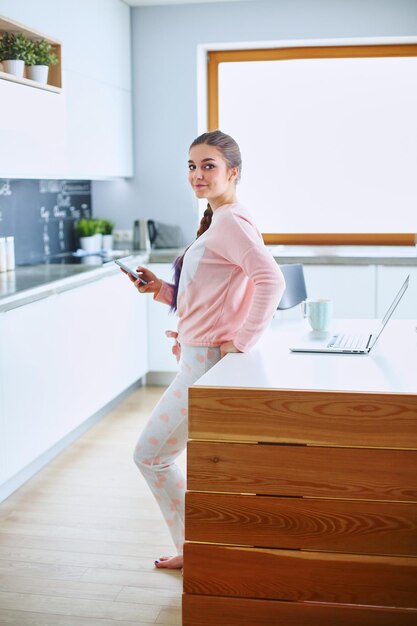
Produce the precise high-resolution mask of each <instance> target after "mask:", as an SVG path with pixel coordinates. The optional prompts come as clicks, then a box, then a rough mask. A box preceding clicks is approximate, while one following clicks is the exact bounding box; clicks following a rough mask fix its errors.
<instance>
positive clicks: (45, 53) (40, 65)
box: [25, 39, 58, 84]
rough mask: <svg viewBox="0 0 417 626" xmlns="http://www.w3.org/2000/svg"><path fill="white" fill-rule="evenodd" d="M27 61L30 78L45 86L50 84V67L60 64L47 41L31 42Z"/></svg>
mask: <svg viewBox="0 0 417 626" xmlns="http://www.w3.org/2000/svg"><path fill="white" fill-rule="evenodd" d="M25 60H26V65H27V66H28V68H27V73H28V78H30V79H31V80H36V81H37V82H39V83H44V84H45V83H47V82H48V73H49V66H50V65H55V64H56V63H58V57H57V56H56V54H55V53H54V51H53V49H52V45H51V44H50V43H48V42H47V41H46V40H45V39H37V40H34V41H30V42H29V44H28V49H27V54H26V59H25Z"/></svg>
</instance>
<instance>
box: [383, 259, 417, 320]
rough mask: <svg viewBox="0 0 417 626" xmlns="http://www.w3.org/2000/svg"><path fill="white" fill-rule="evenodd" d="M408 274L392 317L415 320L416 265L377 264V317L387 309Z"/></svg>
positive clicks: (416, 302) (416, 316) (416, 313)
mask: <svg viewBox="0 0 417 626" xmlns="http://www.w3.org/2000/svg"><path fill="white" fill-rule="evenodd" d="M408 274H409V275H410V283H409V285H408V289H407V291H406V292H405V294H404V296H403V298H402V300H401V302H400V303H399V305H398V307H397V309H396V310H395V311H394V313H393V318H397V319H414V320H417V267H416V266H410V267H407V266H392V265H379V266H378V269H377V284H378V290H377V291H378V297H377V317H379V318H381V317H382V316H383V315H384V314H385V313H386V311H387V309H388V307H389V305H390V303H391V302H392V301H393V299H394V296H395V294H396V293H397V292H398V291H399V289H400V287H401V285H402V284H403V282H404V280H405V279H406V277H407V275H408Z"/></svg>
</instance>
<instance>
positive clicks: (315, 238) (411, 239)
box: [262, 233, 417, 246]
mask: <svg viewBox="0 0 417 626" xmlns="http://www.w3.org/2000/svg"><path fill="white" fill-rule="evenodd" d="M262 237H263V240H264V242H265V245H267V246H276V245H289V246H298V245H305V246H306V245H310V246H326V245H333V246H346V245H349V246H414V245H415V244H416V243H417V235H416V234H415V233H262Z"/></svg>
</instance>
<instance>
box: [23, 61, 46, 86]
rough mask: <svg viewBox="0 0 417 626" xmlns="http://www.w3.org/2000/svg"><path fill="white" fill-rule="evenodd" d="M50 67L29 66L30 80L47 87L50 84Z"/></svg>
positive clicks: (28, 74)
mask: <svg viewBox="0 0 417 626" xmlns="http://www.w3.org/2000/svg"><path fill="white" fill-rule="evenodd" d="M48 72H49V66H48V65H28V68H27V76H28V78H30V80H36V82H38V83H42V84H43V85H46V83H47V82H48Z"/></svg>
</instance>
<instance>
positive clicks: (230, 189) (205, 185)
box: [188, 144, 239, 206]
mask: <svg viewBox="0 0 417 626" xmlns="http://www.w3.org/2000/svg"><path fill="white" fill-rule="evenodd" d="M238 172H239V170H238V168H237V167H229V166H228V164H227V163H226V161H225V160H224V158H223V155H222V153H221V152H220V150H219V149H218V148H215V147H214V146H209V145H207V144H199V145H197V146H193V147H192V148H191V150H190V155H189V161H188V180H189V183H190V185H191V187H192V188H193V189H194V193H195V195H196V196H197V198H206V199H207V200H208V201H209V202H210V204H217V205H218V206H220V205H219V202H220V203H221V204H223V203H226V202H230V201H232V196H234V194H235V180H236V177H237V175H238ZM216 200H217V201H218V202H217V203H216Z"/></svg>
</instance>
